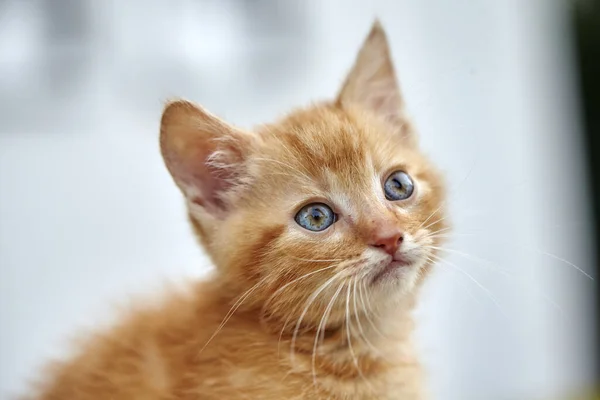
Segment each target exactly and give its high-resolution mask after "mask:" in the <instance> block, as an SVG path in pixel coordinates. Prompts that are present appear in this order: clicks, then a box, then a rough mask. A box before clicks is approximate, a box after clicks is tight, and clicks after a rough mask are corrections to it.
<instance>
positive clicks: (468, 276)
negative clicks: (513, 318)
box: [431, 254, 508, 318]
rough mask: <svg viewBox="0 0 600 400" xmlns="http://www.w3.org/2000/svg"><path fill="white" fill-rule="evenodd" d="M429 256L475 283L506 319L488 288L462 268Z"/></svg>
mask: <svg viewBox="0 0 600 400" xmlns="http://www.w3.org/2000/svg"><path fill="white" fill-rule="evenodd" d="M431 256H432V257H434V258H436V259H438V261H439V262H441V263H446V264H447V265H449V266H451V267H453V268H455V269H456V270H457V271H459V272H461V273H462V274H463V275H464V276H466V277H467V278H469V280H471V281H472V282H473V283H475V284H476V285H477V287H479V288H480V289H481V290H483V291H484V292H485V293H486V294H487V296H488V297H489V298H490V300H491V301H492V302H493V303H494V305H496V307H498V310H499V311H500V313H502V315H504V316H505V317H507V318H508V316H507V315H506V313H505V312H504V310H503V309H502V307H501V306H500V303H499V302H498V300H497V299H496V296H494V294H493V293H492V292H491V291H490V290H489V289H488V288H486V287H485V286H483V285H482V284H481V283H480V282H479V281H478V280H477V279H475V277H473V275H471V274H469V273H468V272H466V271H465V270H463V269H462V268H460V267H459V266H457V265H456V264H453V263H451V262H449V261H448V260H445V259H443V258H441V257H438V256H436V255H434V254H431Z"/></svg>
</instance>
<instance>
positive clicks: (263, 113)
mask: <svg viewBox="0 0 600 400" xmlns="http://www.w3.org/2000/svg"><path fill="white" fill-rule="evenodd" d="M598 11H599V10H598V7H597V4H595V3H593V2H582V3H576V2H568V1H559V0H503V1H495V2H492V1H473V0H454V1H452V2H449V1H445V0H419V1H415V0H387V1H386V0H379V1H366V0H365V1H359V0H327V1H321V0H284V1H275V0H218V1H217V0H215V1H208V0H143V1H142V0H129V1H117V0H105V1H95V0H0V399H5V398H8V396H9V394H11V393H16V392H19V391H22V390H23V389H24V388H25V387H26V382H27V380H28V379H30V378H32V377H33V376H34V373H35V371H36V370H37V368H38V367H39V366H40V365H41V364H42V363H43V362H44V361H45V360H46V359H47V358H48V357H52V356H57V355H61V354H62V353H63V351H64V349H65V344H67V343H68V341H67V339H68V338H69V337H70V336H72V335H73V334H74V333H76V332H77V331H78V330H80V329H82V328H86V327H94V326H95V325H97V324H99V323H100V322H103V321H107V320H110V318H111V315H113V314H112V313H111V310H113V309H114V306H115V305H119V304H123V300H125V301H127V300H128V299H130V298H135V297H136V296H137V295H138V294H148V293H152V292H153V290H160V289H161V284H162V282H164V281H165V279H169V280H171V281H175V282H179V281H182V280H185V278H189V277H190V276H192V277H195V276H201V275H202V274H203V273H204V272H205V271H207V269H208V268H209V264H208V261H207V259H206V258H205V256H204V255H203V254H202V251H201V250H200V249H199V248H198V247H197V246H196V245H195V242H194V241H193V239H192V236H191V234H190V229H189V227H188V225H187V222H186V219H185V215H184V209H183V202H182V199H181V197H180V194H179V192H178V191H177V190H176V188H175V186H174V184H173V183H172V182H171V179H170V177H169V176H168V174H167V171H166V169H165V167H164V166H163V163H162V160H161V158H160V155H159V151H158V140H157V139H158V122H159V118H160V114H161V109H162V105H163V103H164V101H165V100H167V99H169V98H172V97H177V96H181V97H186V98H189V99H192V100H195V101H197V102H199V103H201V104H203V105H204V106H206V107H207V108H208V109H209V110H211V111H213V112H214V113H216V114H218V115H220V116H221V117H223V118H225V119H227V120H228V121H230V122H232V123H235V124H237V125H240V126H244V127H248V128H250V127H252V125H254V124H257V123H260V122H265V121H269V120H272V119H274V118H276V117H278V116H280V115H281V114H282V113H284V112H286V111H287V110H288V109H289V108H290V107H293V106H298V105H303V104H308V103H309V102H310V101H312V100H321V99H327V98H331V97H332V96H333V95H334V94H335V92H336V91H337V89H338V87H339V85H340V84H341V82H342V79H343V78H344V75H345V73H346V72H347V71H348V69H349V68H350V66H351V64H352V62H353V60H354V57H355V55H356V51H357V50H358V48H359V46H360V45H361V43H362V41H363V39H364V37H365V35H366V34H367V32H368V30H369V28H370V25H371V23H372V22H373V19H374V18H375V17H376V16H378V17H379V18H380V19H381V20H382V23H383V25H384V26H385V28H386V29H387V31H388V33H389V36H390V41H391V46H392V51H393V56H394V60H395V63H396V68H397V70H398V75H399V78H400V82H401V85H402V88H403V91H404V93H405V96H406V99H407V102H408V105H409V109H410V111H411V113H412V115H413V117H414V119H415V121H416V124H417V126H418V127H419V129H420V132H421V137H422V146H423V148H424V149H425V151H426V152H427V153H429V154H430V155H431V157H432V158H433V159H434V160H436V161H437V163H438V164H439V165H440V166H441V168H442V169H443V170H444V171H445V173H446V176H447V179H448V183H449V187H450V208H451V211H452V218H453V222H454V225H455V231H454V238H453V240H452V241H451V242H450V243H449V244H448V246H447V248H448V252H447V254H446V259H447V260H448V261H447V262H445V263H442V264H440V265H439V267H438V268H437V270H436V272H435V274H434V276H433V277H432V278H431V280H430V281H429V283H428V285H427V286H426V288H425V290H424V293H423V295H422V302H421V304H420V307H419V309H418V312H417V319H418V326H419V328H418V335H417V338H418V343H419V348H420V351H421V354H422V355H423V360H424V363H425V366H426V369H427V373H428V379H429V385H430V389H431V393H432V398H433V399H440V400H471V399H472V400H481V399H485V400H496V399H499V400H500V399H507V400H508V399H515V400H529V399H532V400H533V399H540V400H552V399H567V398H571V397H570V396H577V395H580V394H582V393H585V392H586V391H588V390H591V388H592V387H593V386H594V385H595V384H596V383H597V382H598V381H597V379H596V378H597V374H596V371H597V369H595V356H596V350H597V349H598V348H597V346H596V343H595V328H596V325H595V317H596V314H597V310H596V307H595V305H596V303H595V302H596V301H597V298H596V296H595V293H596V285H597V279H598V268H597V265H598V264H597V261H596V255H597V254H596V248H597V243H598V242H597V238H598V236H597V235H596V233H595V227H596V225H597V224H595V221H596V220H597V219H596V218H597V216H598V215H600V213H598V212H597V210H596V208H597V206H598V204H600V203H599V202H597V201H595V200H594V199H596V198H597V193H598V192H597V188H598V187H599V186H598V182H599V177H600V174H597V171H598V166H599V164H598V163H599V162H600V160H598V156H599V155H600V149H598V146H599V143H600V136H599V135H600V125H599V121H598V116H599V115H600V114H599V113H598V112H597V111H598V110H599V108H598V107H600V106H599V102H598V99H599V93H600V91H599V90H598V88H599V85H598V82H599V78H598V76H597V75H598V73H599V72H600V65H599V64H598V60H600V54H599V51H600V41H599V40H598V39H599V37H600V36H599V35H598V33H599V28H598V27H599V26H600V19H598V16H599V15H600V13H599V12H598ZM596 149H598V150H596Z"/></svg>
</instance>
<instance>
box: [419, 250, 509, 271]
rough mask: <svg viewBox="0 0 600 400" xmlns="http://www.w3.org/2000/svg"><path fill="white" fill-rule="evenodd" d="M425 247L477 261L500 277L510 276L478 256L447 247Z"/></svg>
mask: <svg viewBox="0 0 600 400" xmlns="http://www.w3.org/2000/svg"><path fill="white" fill-rule="evenodd" d="M427 247H428V248H430V249H434V250H439V251H445V252H448V253H452V254H457V255H459V256H463V257H465V258H467V259H470V260H473V261H478V262H480V263H482V264H485V265H486V266H487V267H488V268H490V269H492V270H495V271H497V272H499V273H501V274H502V275H505V276H510V274H509V272H508V271H506V270H505V269H503V268H500V267H498V266H497V265H496V264H494V263H493V262H492V261H490V260H487V259H485V258H482V257H478V256H475V255H472V254H469V253H465V252H463V251H460V250H456V249H449V248H447V247H436V246H427Z"/></svg>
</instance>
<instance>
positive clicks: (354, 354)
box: [346, 285, 373, 390]
mask: <svg viewBox="0 0 600 400" xmlns="http://www.w3.org/2000/svg"><path fill="white" fill-rule="evenodd" d="M351 327H352V318H351V316H350V285H348V290H347V291H346V337H347V338H348V349H349V350H350V356H351V357H352V361H353V363H354V366H355V367H356V371H357V372H358V375H360V377H361V378H362V379H363V380H364V381H365V383H366V384H367V386H369V388H370V389H371V390H373V388H372V387H371V383H370V382H369V380H368V379H367V378H366V377H365V375H364V374H363V372H362V370H361V369H360V365H359V364H358V358H357V357H356V353H355V352H354V348H353V347H352V339H351V338H350V329H351Z"/></svg>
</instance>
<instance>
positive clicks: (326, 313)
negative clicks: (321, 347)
mask: <svg viewBox="0 0 600 400" xmlns="http://www.w3.org/2000/svg"><path fill="white" fill-rule="evenodd" d="M344 284H345V282H342V283H341V284H340V286H339V287H338V288H337V290H336V291H335V293H334V294H333V296H331V300H330V301H329V303H328V304H327V307H326V308H325V311H324V312H323V316H322V317H321V321H319V326H318V327H317V332H316V333H315V341H314V344H313V353H312V359H311V365H312V376H313V385H315V386H317V372H316V359H317V347H318V343H319V333H320V332H321V329H324V328H326V327H327V319H328V318H329V314H330V313H331V309H332V308H333V305H334V304H335V300H336V299H337V297H338V295H339V294H340V292H341V291H342V288H343V287H344Z"/></svg>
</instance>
